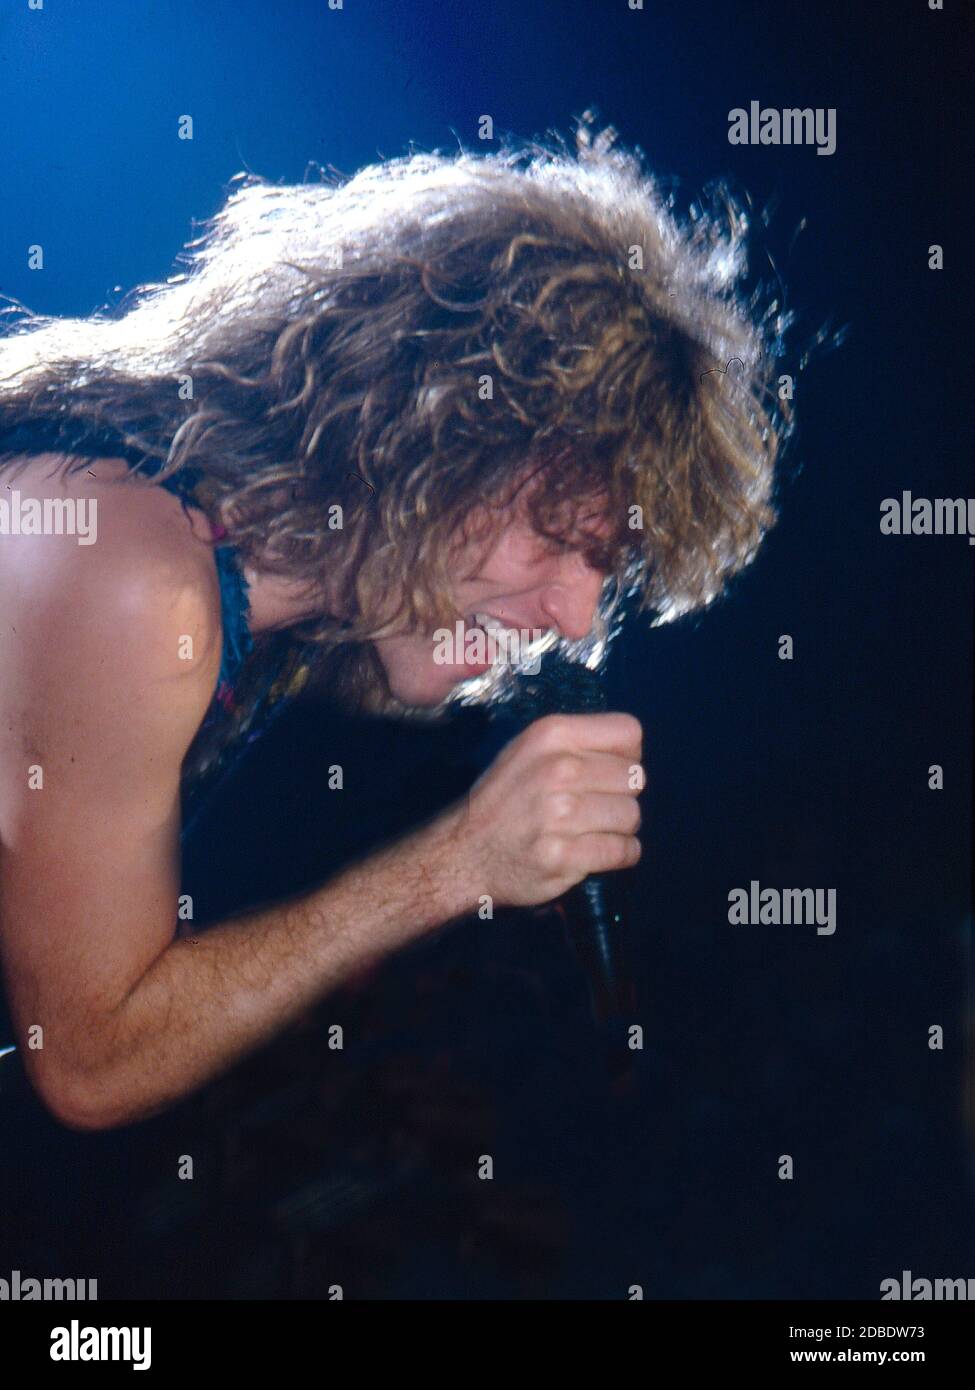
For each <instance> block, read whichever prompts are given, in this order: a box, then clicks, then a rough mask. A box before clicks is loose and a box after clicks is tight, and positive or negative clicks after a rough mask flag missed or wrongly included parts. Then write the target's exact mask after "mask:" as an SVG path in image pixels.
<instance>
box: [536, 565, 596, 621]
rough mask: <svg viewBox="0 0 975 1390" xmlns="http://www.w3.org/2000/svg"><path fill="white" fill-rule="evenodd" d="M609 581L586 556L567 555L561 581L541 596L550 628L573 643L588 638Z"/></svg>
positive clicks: (554, 583)
mask: <svg viewBox="0 0 975 1390" xmlns="http://www.w3.org/2000/svg"><path fill="white" fill-rule="evenodd" d="M605 578H606V576H605V575H604V574H603V573H602V571H601V570H597V569H593V567H592V566H591V565H589V564H587V563H586V560H585V559H584V557H583V556H582V555H580V554H578V553H575V554H570V555H566V556H563V557H562V558H561V563H560V568H559V575H558V578H557V579H555V580H553V582H552V583H551V584H547V585H546V586H545V588H544V589H543V590H542V593H541V596H540V607H541V610H542V612H543V614H544V615H545V618H546V619H547V620H548V623H549V625H550V626H552V627H555V628H557V629H558V630H559V632H560V633H561V634H562V636H563V637H567V638H568V639H569V641H571V642H577V641H579V640H580V639H581V638H583V637H585V636H586V634H587V633H588V632H589V629H590V628H591V627H592V624H593V619H594V617H595V616H596V606H597V604H598V603H599V597H600V594H601V593H602V591H603V583H604V581H605Z"/></svg>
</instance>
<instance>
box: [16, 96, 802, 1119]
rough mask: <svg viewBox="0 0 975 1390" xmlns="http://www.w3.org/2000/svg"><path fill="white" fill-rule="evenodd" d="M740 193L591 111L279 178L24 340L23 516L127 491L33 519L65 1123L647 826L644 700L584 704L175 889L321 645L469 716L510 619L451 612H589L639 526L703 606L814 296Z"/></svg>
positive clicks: (383, 689) (40, 1053)
mask: <svg viewBox="0 0 975 1390" xmlns="http://www.w3.org/2000/svg"><path fill="white" fill-rule="evenodd" d="M725 210H726V211H727V214H728V215H727V218H726V219H725V218H723V217H722V216H721V215H720V214H719V213H718V212H713V213H705V212H704V211H702V210H700V209H698V210H697V211H696V215H695V217H694V218H693V219H692V220H691V221H690V223H689V224H688V225H687V226H682V225H680V224H679V223H678V222H677V220H676V219H675V218H674V216H673V215H672V213H671V212H670V210H669V207H668V205H667V204H666V202H665V201H664V199H663V198H662V197H661V195H660V193H659V191H658V188H657V185H656V184H655V182H654V181H653V180H652V179H651V178H650V177H649V176H648V175H647V174H645V173H644V172H643V170H642V166H641V163H640V160H639V159H638V158H637V157H636V156H635V155H633V154H631V153H628V152H626V151H624V150H622V149H620V148H619V147H618V145H617V143H616V139H615V135H614V133H613V132H612V131H611V130H608V131H604V132H603V133H602V134H598V135H597V134H595V133H594V132H593V131H592V129H591V122H590V121H589V120H588V118H583V121H582V122H581V123H580V127H579V130H578V133H577V138H576V148H575V150H573V151H570V150H568V149H567V148H566V147H565V145H564V144H563V143H562V142H560V141H558V140H555V141H554V142H553V143H552V144H550V145H542V144H534V143H533V144H530V145H527V146H524V147H522V148H521V149H516V148H514V147H508V148H505V149H503V150H502V151H501V152H500V153H496V154H488V155H486V156H482V157H474V156H471V155H469V154H466V153H461V154H459V155H456V156H454V157H449V158H448V157H444V156H440V155H428V154H413V155H411V156H409V157H404V158H401V159H394V160H391V161H387V162H384V163H381V164H378V165H375V166H371V167H368V168H366V169H363V170H362V171H360V172H359V173H358V174H357V175H355V176H354V177H352V178H351V179H346V180H342V179H337V178H335V179H329V180H326V181H323V182H322V183H318V184H308V185H294V186H275V185H272V184H268V183H266V182H264V181H262V180H260V179H257V178H255V177H253V176H248V177H247V178H241V179H240V180H239V185H238V186H237V187H236V188H235V190H234V191H233V192H232V194H231V196H230V197H229V200H228V201H227V203H226V205H225V206H224V208H223V209H222V211H221V212H220V213H219V214H218V215H217V216H216V217H215V218H214V219H213V220H212V222H211V223H209V224H208V225H207V228H206V231H205V234H204V235H203V236H202V237H201V238H200V239H199V240H198V241H196V242H194V243H191V248H190V253H189V254H188V255H187V256H186V257H185V258H184V259H185V262H186V264H187V267H188V268H187V271H186V273H185V274H180V275H177V276H175V277H173V279H171V280H170V281H168V282H167V283H166V284H165V285H161V286H149V287H143V288H142V289H141V290H139V291H137V292H135V294H134V295H133V296H132V302H131V303H129V304H128V305H125V304H123V306H122V309H121V310H120V311H119V312H117V313H115V314H113V315H111V316H106V315H95V316H93V317H91V318H89V319H83V320H70V319H67V320H66V319H44V318H38V317H37V316H28V318H27V319H26V321H24V322H21V323H18V324H17V325H16V327H15V329H14V330H13V331H12V332H10V333H8V334H7V336H6V337H5V338H3V339H0V496H2V497H3V498H4V499H7V500H8V509H7V515H8V516H10V517H12V516H13V511H12V499H13V495H14V493H15V492H16V493H17V494H18V496H19V503H20V507H21V513H22V514H26V513H25V512H24V505H23V504H24V499H30V500H32V501H36V502H39V503H41V504H43V503H45V502H48V503H56V504H58V505H57V508H52V507H49V508H48V510H47V512H46V513H44V514H46V515H52V514H54V512H55V511H59V512H60V513H61V514H65V515H66V514H68V513H69V510H70V509H69V508H68V504H69V503H70V502H71V501H72V500H73V501H74V502H75V503H76V504H78V503H81V502H82V501H83V502H85V504H86V509H87V512H88V514H89V515H91V514H92V506H93V504H94V505H95V507H96V512H97V539H96V541H95V543H91V544H79V543H77V538H76V537H74V536H72V535H70V534H68V533H67V530H66V529H63V530H62V533H60V534H45V533H44V529H43V528H40V529H37V528H34V527H31V526H27V527H18V528H14V527H13V526H12V525H7V526H2V527H0V596H2V618H3V621H2V623H0V959H2V966H3V974H4V981H5V987H6V992H7V998H8V1001H9V1006H10V1011H11V1018H12V1021H13V1026H14V1033H15V1039H14V1040H15V1041H16V1042H17V1044H18V1045H19V1047H20V1050H21V1055H22V1057H23V1061H24V1065H25V1067H26V1068H27V1071H28V1074H29V1076H30V1079H31V1081H32V1083H33V1085H34V1086H35V1088H36V1089H37V1091H38V1092H39V1094H40V1096H41V1097H42V1098H43V1100H44V1101H45V1103H46V1104H47V1106H48V1107H49V1108H50V1109H51V1111H53V1113H54V1114H55V1115H56V1116H57V1117H59V1119H60V1120H61V1121H62V1122H63V1123H65V1124H67V1125H69V1126H72V1127H74V1128H78V1129H98V1128H106V1127H111V1126H115V1125H119V1124H123V1123H127V1122H130V1121H133V1120H137V1119H140V1118H142V1117H145V1116H148V1115H151V1114H153V1113H155V1112H157V1111H159V1110H161V1109H162V1108H163V1107H165V1106H167V1105H168V1104H171V1103H172V1102H174V1101H175V1100H176V1099H177V1098H179V1097H181V1096H184V1095H186V1094H187V1093H189V1092H190V1091H192V1090H194V1089H195V1088H197V1087H199V1086H201V1085H202V1084H203V1083H205V1082H206V1081H207V1080H209V1079H210V1078H212V1077H214V1076H215V1075H217V1074H219V1073H220V1072H222V1071H224V1070H226V1069H227V1068H229V1067H230V1066H232V1065H233V1064H234V1063H235V1062H236V1061H237V1060H238V1059H240V1058H242V1057H243V1056H245V1055H246V1054H247V1053H248V1052H250V1051H251V1050H252V1049H254V1048H256V1047H258V1046H259V1045H260V1044H262V1043H264V1042H265V1041H267V1040H268V1039H270V1038H271V1037H272V1036H274V1035H275V1034H276V1033H277V1032H278V1031H279V1030H281V1029H282V1028H284V1027H285V1026H286V1025H288V1024H289V1022H291V1021H292V1020H294V1019H295V1018H296V1017H297V1016H298V1015H299V1014H300V1013H301V1012H302V1011H303V1010H305V1009H307V1008H308V1007H309V1006H310V1005H312V1004H314V1003H315V1002H316V1001H317V1000H319V999H320V998H322V997H323V996H324V995H326V994H327V993H328V992H329V991H330V990H333V989H335V988H337V987H338V986H340V985H342V984H343V983H344V982H345V981H347V980H348V979H349V978H350V977H351V976H353V975H354V974H356V973H357V972H360V971H362V970H363V969H364V968H366V967H368V966H369V965H370V964H372V963H375V962H376V961H378V960H380V959H382V958H383V957H384V956H387V955H388V954H389V953H390V952H392V951H395V950H396V949H397V948H398V947H400V946H402V945H404V944H405V943H407V942H409V941H411V940H413V939H415V938H417V937H420V936H422V935H423V934H425V933H428V932H430V931H432V930H433V929H435V928H437V927H439V926H441V925H443V924H444V923H446V922H450V921H452V920H454V919H455V918H459V917H462V916H464V915H465V914H467V913H468V912H471V911H473V910H474V909H475V908H476V906H477V904H478V902H479V901H480V899H481V898H482V896H483V895H490V897H491V898H492V899H493V902H494V904H495V906H498V907H500V906H504V905H518V906H528V905H534V904H541V903H545V902H548V901H550V900H551V899H553V898H555V897H557V896H558V895H559V894H561V893H562V892H564V891H565V890H566V889H568V888H569V887H571V886H572V885H573V884H575V883H577V882H579V881H580V880H582V879H583V878H584V877H585V876H586V875H588V874H590V873H594V872H606V871H611V870H617V869H621V868H624V867H627V866H630V865H633V864H634V863H636V861H637V859H638V858H639V855H640V844H639V840H638V838H637V831H638V828H639V823H640V814H639V808H638V804H637V795H638V788H639V783H640V776H637V777H635V776H634V772H635V771H636V772H637V773H638V774H640V772H641V770H640V763H641V756H642V747H641V739H642V734H641V729H640V725H639V723H638V722H637V721H636V720H635V719H634V718H632V717H631V716H629V715H627V714H620V713H611V714H593V715H574V716H552V717H549V718H546V719H541V720H539V721H537V722H536V723H535V724H533V725H532V726H531V727H530V728H529V729H528V730H526V732H524V733H523V734H521V735H520V736H519V737H518V738H517V739H515V740H514V741H513V742H512V743H510V744H509V745H508V746H507V747H506V748H505V749H504V751H503V752H502V753H501V754H500V755H499V756H498V758H497V759H496V761H495V762H494V764H493V765H492V766H491V767H490V768H489V769H488V770H487V772H486V773H485V774H484V775H483V776H482V777H481V778H480V779H479V780H478V781H477V782H476V784H475V785H474V787H473V788H472V790H471V791H470V793H469V794H468V796H467V797H465V798H464V799H463V801H462V802H461V803H459V804H457V805H455V806H452V807H450V808H448V809H447V810H446V811H445V812H443V813H442V814H441V815H439V816H438V817H437V818H436V819H434V820H432V821H431V822H430V823H428V824H427V825H425V826H423V827H422V828H420V829H418V830H416V831H414V832H413V833H411V834H410V835H409V836H407V837H406V838H404V839H402V840H400V841H398V842H396V843H393V844H390V845H388V846H386V847H384V848H383V849H381V850H380V851H379V852H377V853H374V854H372V855H371V856H369V857H368V858H365V859H362V860H360V861H359V862H358V863H355V864H353V865H352V866H350V867H347V868H346V869H344V870H343V871H342V872H340V873H339V874H337V875H336V876H335V877H333V878H331V879H330V880H329V881H327V882H325V883H323V884H321V885H320V886H319V887H317V888H316V889H315V890H314V891H312V892H309V893H306V894H305V895H303V896H301V897H299V898H291V899H289V900H288V901H287V902H282V903H280V904H277V905H272V906H270V907H264V908H261V909H259V910H255V911H251V912H247V913H245V914H243V915H240V916H237V917H234V918H232V919H230V920H224V921H222V922H220V923H218V924H216V925H214V926H212V927H211V928H209V929H208V930H207V931H205V932H202V933H197V934H193V930H192V925H191V924H190V925H189V930H188V934H187V924H185V923H184V924H182V928H181V926H180V923H179V921H178V913H177V906H178V893H179V880H180V837H181V791H182V792H183V793H184V794H185V792H186V788H187V785H188V783H189V782H191V781H193V780H195V779H197V778H201V777H203V776H204V775H205V774H206V772H207V769H211V770H212V768H213V767H214V766H215V765H216V764H217V763H218V762H219V759H220V758H221V757H222V756H224V755H225V753H226V750H227V749H229V748H233V747H234V746H235V745H237V744H239V741H240V740H241V738H242V737H243V735H244V732H245V731H246V730H247V729H248V728H249V727H251V721H252V720H253V718H254V714H255V710H256V709H257V708H258V706H259V705H260V706H262V707H266V705H267V703H268V701H269V700H271V699H273V698H275V697H281V696H282V694H286V693H287V692H288V691H289V690H293V689H295V688H296V687H297V685H299V684H300V682H301V680H302V679H303V678H304V676H305V675H306V674H307V670H308V661H307V654H308V653H309V652H314V653H317V654H320V655H319V657H317V658H316V672H317V671H318V668H319V666H320V667H321V670H322V671H324V672H326V673H327V672H328V671H329V670H331V671H332V672H333V673H334V683H335V689H336V691H337V692H338V694H339V695H340V696H341V698H342V699H343V700H344V701H345V702H346V703H347V704H348V705H350V706H354V707H355V708H358V709H362V710H369V711H373V712H376V713H382V714H386V715H390V714H392V715H396V716H398V717H401V718H404V719H410V718H423V717H426V718H430V717H440V711H441V708H442V706H443V702H444V700H445V697H446V696H448V695H449V694H450V692H451V691H452V690H453V689H454V688H455V687H456V686H457V685H458V684H459V683H460V682H461V681H464V680H466V679H468V678H470V677H472V676H475V675H477V674H479V673H481V672H483V671H484V670H485V669H487V666H488V661H489V659H490V658H486V659H485V660H480V659H479V657H480V652H481V651H482V650H483V647H478V646H477V644H475V646H474V647H473V648H468V646H467V644H466V643H463V644H458V646H457V647H456V648H455V649H454V650H453V653H452V655H450V654H448V657H447V659H444V648H443V641H442V637H441V638H440V639H438V638H437V637H436V634H437V633H441V634H442V632H443V630H444V629H447V630H449V631H451V632H454V631H457V626H456V625H457V624H458V623H460V624H461V627H460V633H461V635H464V634H467V633H475V634H477V633H480V634H481V635H482V636H483V635H484V633H485V631H487V633H488V635H497V634H499V633H500V632H501V631H502V630H512V629H513V630H515V631H518V632H521V631H528V632H539V631H540V632H552V633H555V634H558V635H561V636H563V637H568V638H579V637H583V636H585V635H586V633H587V632H588V631H589V629H590V626H591V625H592V622H593V616H594V612H595V609H596V605H597V602H598V600H599V598H600V594H601V592H602V590H603V586H604V583H605V581H606V580H607V578H612V577H616V576H619V575H621V574H622V573H623V572H624V570H625V569H626V568H627V567H628V566H630V565H632V563H633V561H634V559H638V560H641V561H642V562H643V569H642V574H643V581H642V583H643V589H642V593H641V607H642V608H643V610H644V611H647V610H649V609H651V608H653V609H655V610H656V611H657V613H658V615H659V618H660V619H661V620H666V619H668V618H672V617H677V616H679V615H681V614H683V613H687V612H690V611H693V610H695V609H698V608H700V607H702V606H704V605H706V604H707V603H709V602H710V601H711V600H712V599H713V598H715V597H716V596H717V595H718V594H719V593H720V592H721V591H722V590H723V588H724V586H725V584H726V582H727V580H728V578H729V577H730V576H731V575H733V574H734V573H735V572H737V571H738V570H740V569H741V568H742V567H743V566H744V565H745V564H747V562H748V561H749V560H750V559H751V558H752V556H753V555H754V554H755V551H756V549H757V547H758V545H759V544H760V541H761V539H762V537H763V535H764V533H765V531H766V530H767V528H768V527H769V526H770V525H771V523H772V522H773V520H774V512H773V510H772V506H771V496H772V487H773V477H774V468H775V461H776V457H777V454H778V452H779V448H780V444H781V441H782V439H783V437H784V436H785V434H786V433H787V432H788V420H787V419H786V418H784V417H783V415H782V414H781V413H780V409H779V406H778V403H777V401H776V400H775V398H774V393H773V392H772V390H771V389H770V386H769V381H770V373H771V365H770V364H771V362H772V360H773V359H774V356H775V354H776V351H777V350H778V344H779V342H780V334H781V330H782V329H783V328H784V327H785V323H784V320H783V319H782V318H781V316H780V317H779V318H778V319H769V318H768V317H765V318H757V317H756V314H755V309H754V303H753V302H749V303H745V302H744V301H743V299H742V295H741V290H740V281H741V278H742V276H743V273H744V262H743V253H742V238H743V235H744V219H743V218H742V217H741V215H740V213H739V212H738V211H737V210H736V209H735V208H734V205H733V204H729V203H726V205H725ZM40 512H43V507H41V508H40V509H35V513H40ZM51 529H52V528H48V531H50V530H51ZM470 650H474V651H475V653H476V654H475V657H474V658H473V660H472V659H471V658H470ZM329 663H332V664H331V665H330V664H329ZM424 712H425V713H424ZM37 1039H41V1040H42V1045H37V1041H36V1040H37ZM3 1041H6V1039H0V1042H3Z"/></svg>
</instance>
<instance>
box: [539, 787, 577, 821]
mask: <svg viewBox="0 0 975 1390" xmlns="http://www.w3.org/2000/svg"><path fill="white" fill-rule="evenodd" d="M546 813H547V819H549V820H550V821H555V822H556V823H557V824H561V823H562V822H563V821H571V820H572V819H573V818H574V817H575V816H577V815H578V813H579V798H578V797H577V796H576V794H575V792H570V791H555V792H551V793H550V794H549V796H548V797H547V798H546Z"/></svg>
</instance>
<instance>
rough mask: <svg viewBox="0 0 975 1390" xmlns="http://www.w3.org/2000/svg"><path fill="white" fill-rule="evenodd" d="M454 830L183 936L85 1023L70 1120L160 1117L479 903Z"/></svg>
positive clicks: (451, 824) (66, 1104)
mask: <svg viewBox="0 0 975 1390" xmlns="http://www.w3.org/2000/svg"><path fill="white" fill-rule="evenodd" d="M457 824H459V816H456V815H451V814H450V813H448V814H447V815H446V816H443V817H441V818H439V819H438V820H437V821H434V822H433V823H432V824H430V825H428V826H426V827H424V828H423V829H422V830H419V831H416V832H414V833H413V834H412V835H410V836H408V837H407V838H405V839H402V840H399V841H397V842H396V843H395V844H393V845H390V846H388V847H386V848H385V849H383V850H381V851H379V852H377V853H376V854H373V855H370V856H369V857H368V858H367V859H364V860H362V861H361V862H360V863H358V864H354V865H352V866H350V867H349V868H347V869H344V870H343V871H342V872H341V873H340V874H338V875H337V876H336V877H335V878H333V879H331V880H329V882H328V883H327V884H325V885H324V886H323V887H322V888H320V889H316V890H315V891H313V892H311V893H308V894H306V895H303V896H302V897H299V898H295V899H292V900H290V901H288V902H284V903H280V904H276V905H274V906H272V907H269V908H263V909H260V910H257V911H254V912H248V913H246V914H244V915H242V916H240V917H235V918H232V919H230V920H228V921H226V922H222V923H220V924H219V925H217V926H214V927H212V928H210V929H209V930H207V931H206V932H204V933H202V934H201V935H199V936H190V937H184V938H182V939H180V940H177V941H174V942H173V943H172V944H171V945H170V946H169V947H168V948H167V949H166V950H165V951H164V952H163V953H162V955H161V956H160V957H159V958H158V959H157V960H156V961H155V962H154V963H153V965H152V966H151V967H150V969H149V970H148V971H147V972H146V973H145V975H144V976H143V977H142V978H141V979H140V980H139V981H138V982H137V983H136V984H135V985H134V986H133V988H132V989H131V990H130V992H129V993H128V995H127V996H126V998H125V999H124V1000H123V1001H122V1003H121V1004H120V1005H119V1006H118V1008H117V1009H116V1010H115V1011H114V1012H113V1014H112V1015H111V1017H110V1018H107V1019H104V1020H99V1021H98V1024H97V1026H95V1027H94V1028H92V1029H90V1030H88V1032H87V1035H86V1037H85V1040H84V1042H83V1043H82V1044H81V1050H82V1052H83V1054H84V1055H83V1057H81V1058H80V1059H79V1065H78V1067H77V1070H76V1071H72V1075H71V1078H70V1081H68V1082H66V1083H65V1085H64V1088H63V1095H60V1096H59V1097H57V1103H56V1105H55V1108H56V1109H58V1110H59V1112H60V1114H61V1117H62V1118H63V1119H64V1120H65V1122H66V1123H68V1124H71V1125H73V1126H75V1127H78V1128H105V1127H109V1126H111V1125H117V1124H124V1123H128V1122H131V1121H134V1120H137V1119H142V1118H144V1117H146V1116H148V1115H151V1114H152V1113H154V1112H155V1111H157V1110H159V1109H161V1108H162V1107H163V1106H165V1105H166V1104H168V1103H171V1102H172V1101H174V1100H176V1099H178V1098H179V1097H181V1096H183V1095H186V1094H187V1093H188V1092H190V1091H192V1090H194V1089H195V1088H196V1087H198V1086H199V1085H201V1084H202V1083H204V1082H205V1081H207V1080H209V1079H210V1078H211V1077H213V1076H215V1075H217V1074H219V1073H220V1072H221V1071H224V1070H225V1069H227V1068H228V1067H229V1066H230V1065H232V1064H233V1063H234V1062H235V1061H237V1060H238V1059H239V1058H241V1057H243V1056H244V1055H246V1054H247V1053H248V1052H249V1051H251V1050H252V1049H253V1048H255V1047H257V1046H258V1045H260V1044H261V1043H262V1042H264V1041H266V1040H267V1039H269V1038H271V1037H272V1036H273V1035H274V1034H275V1033H277V1032H278V1031H279V1030H280V1029H281V1028H282V1027H284V1026H286V1025H287V1024H288V1023H289V1022H291V1021H292V1020H293V1019H294V1018H295V1017H297V1016H298V1015H299V1014H300V1013H301V1012H302V1011H303V1010H304V1009H306V1008H308V1007H309V1006H310V1005H311V1004H314V1003H315V1002H316V1001H317V1000H318V999H320V998H321V997H322V996H323V995H325V994H327V993H328V992H329V991H330V990H332V989H335V988H337V987H338V986H340V985H342V984H343V983H344V982H345V981H346V980H348V979H349V978H350V977H351V976H353V975H355V974H356V973H358V972H359V971H361V970H362V969H364V968H366V967H368V966H369V965H370V964H372V963H374V962H376V961H379V960H381V959H382V958H383V957H384V956H387V955H389V954H390V953H391V952H393V951H395V950H396V949H397V948H399V947H402V946H404V945H406V944H407V943H408V942H409V941H411V940H414V939H415V938H417V937H420V936H422V935H424V934H425V933H426V932H428V931H431V930H433V929H434V928H436V927H437V926H440V925H442V924H444V923H445V922H448V921H450V920H452V919H453V918H455V917H459V916H461V915H463V914H464V913H465V912H466V911H468V910H470V908H471V907H472V906H473V905H474V903H475V902H476V890H475V889H474V887H473V886H472V885H470V884H469V883H467V882H465V878H466V877H467V876H466V875H465V874H464V872H463V871H462V870H461V869H460V868H459V867H457V863H458V861H457V860H456V857H455V856H453V857H452V856H451V854H450V852H449V847H450V843H451V838H452V836H453V835H454V834H455V832H456V828H457Z"/></svg>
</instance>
